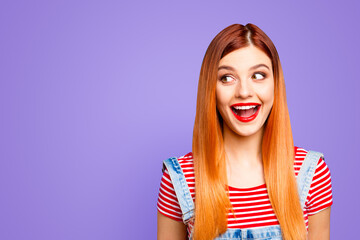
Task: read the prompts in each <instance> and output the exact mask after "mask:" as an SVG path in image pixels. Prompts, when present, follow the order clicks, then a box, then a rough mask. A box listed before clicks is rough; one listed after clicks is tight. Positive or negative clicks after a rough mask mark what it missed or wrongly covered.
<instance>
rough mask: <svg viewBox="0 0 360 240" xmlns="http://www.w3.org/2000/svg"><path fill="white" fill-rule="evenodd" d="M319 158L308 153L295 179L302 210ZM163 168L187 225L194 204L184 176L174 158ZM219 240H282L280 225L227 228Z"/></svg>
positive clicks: (314, 153) (318, 154)
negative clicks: (165, 170) (167, 174)
mask: <svg viewBox="0 0 360 240" xmlns="http://www.w3.org/2000/svg"><path fill="white" fill-rule="evenodd" d="M320 157H321V158H324V156H323V154H322V153H320V152H315V151H308V152H307V154H306V157H305V160H304V162H303V164H302V166H301V168H300V171H299V173H298V176H297V178H296V181H297V186H298V193H299V197H300V203H301V209H304V206H305V201H306V198H307V195H308V192H309V189H310V185H311V182H312V178H313V176H314V173H315V169H316V166H317V163H318V160H319V158H320ZM164 166H166V168H167V170H168V172H169V175H170V178H171V181H172V184H173V186H174V189H175V192H176V196H177V198H178V202H179V205H180V208H181V211H182V213H183V215H182V219H183V222H184V223H185V224H188V222H189V221H192V220H194V202H193V199H192V197H191V194H190V190H189V187H188V185H187V183H186V180H185V176H184V174H183V172H182V169H181V167H180V165H179V162H178V160H177V158H176V157H172V158H169V159H167V160H165V161H164ZM163 169H164V168H163ZM192 235H193V231H192V232H191V233H190V240H191V239H192ZM220 239H242V240H244V239H261V240H280V239H282V235H281V229H280V225H274V226H266V227H256V228H228V229H227V231H226V232H225V233H223V234H221V235H219V236H218V237H217V238H215V239H214V240H220Z"/></svg>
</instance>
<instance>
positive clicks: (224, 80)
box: [220, 75, 234, 83]
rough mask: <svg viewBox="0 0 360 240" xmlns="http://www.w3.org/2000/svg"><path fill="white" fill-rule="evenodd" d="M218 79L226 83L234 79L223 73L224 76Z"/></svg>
mask: <svg viewBox="0 0 360 240" xmlns="http://www.w3.org/2000/svg"><path fill="white" fill-rule="evenodd" d="M220 80H221V81H222V82H224V83H228V82H231V81H233V80H234V79H233V78H232V77H230V76H228V75H225V76H223V77H221V78H220Z"/></svg>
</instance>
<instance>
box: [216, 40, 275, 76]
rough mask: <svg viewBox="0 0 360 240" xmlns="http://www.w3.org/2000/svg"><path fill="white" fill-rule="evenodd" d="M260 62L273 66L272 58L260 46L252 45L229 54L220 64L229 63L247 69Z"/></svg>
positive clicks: (228, 64)
mask: <svg viewBox="0 0 360 240" xmlns="http://www.w3.org/2000/svg"><path fill="white" fill-rule="evenodd" d="M260 63H264V64H266V65H268V66H269V68H270V69H271V67H272V64H271V59H270V58H269V57H268V56H267V55H266V54H265V53H264V52H263V51H261V50H260V49H259V48H257V47H255V46H252V45H250V46H247V47H243V48H240V49H237V50H235V51H232V52H231V53H229V54H227V55H226V56H225V57H223V58H222V59H220V62H219V66H221V65H227V66H232V67H233V68H236V69H237V70H239V71H242V70H244V71H245V70H247V69H249V68H250V67H252V66H254V65H256V64H260Z"/></svg>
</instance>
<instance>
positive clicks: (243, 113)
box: [231, 105, 261, 122]
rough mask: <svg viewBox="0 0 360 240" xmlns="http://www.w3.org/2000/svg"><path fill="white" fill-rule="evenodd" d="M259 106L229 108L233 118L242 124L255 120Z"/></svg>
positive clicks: (234, 106)
mask: <svg viewBox="0 0 360 240" xmlns="http://www.w3.org/2000/svg"><path fill="white" fill-rule="evenodd" d="M260 106H261V105H248V106H236V105H233V106H231V110H232V112H233V113H234V115H235V117H236V118H237V119H238V120H240V121H242V122H249V121H252V120H254V119H255V118H256V116H257V115H258V113H259V109H260Z"/></svg>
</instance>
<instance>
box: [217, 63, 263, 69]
mask: <svg viewBox="0 0 360 240" xmlns="http://www.w3.org/2000/svg"><path fill="white" fill-rule="evenodd" d="M259 67H266V68H267V69H269V70H270V68H269V67H268V66H267V65H266V64H263V63H260V64H256V65H254V66H252V67H251V68H249V70H253V69H256V68H259ZM221 69H227V70H232V71H235V69H234V68H233V67H231V66H227V65H222V66H220V67H219V68H218V71H220V70H221Z"/></svg>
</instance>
